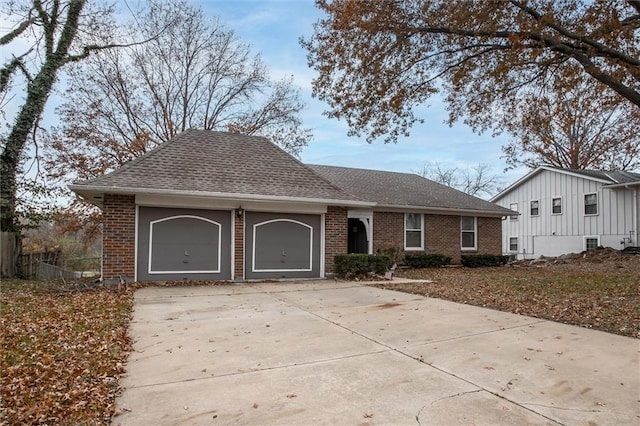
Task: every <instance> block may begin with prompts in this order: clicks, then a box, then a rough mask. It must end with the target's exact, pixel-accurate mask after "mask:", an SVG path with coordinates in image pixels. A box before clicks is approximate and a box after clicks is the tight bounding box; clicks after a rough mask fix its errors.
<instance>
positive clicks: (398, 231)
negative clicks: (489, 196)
mask: <svg viewBox="0 0 640 426" xmlns="http://www.w3.org/2000/svg"><path fill="white" fill-rule="evenodd" d="M477 232H478V235H477V242H478V250H477V251H476V250H474V251H470V252H468V251H464V252H463V251H462V250H461V249H460V216H448V215H434V214H425V215H424V251H420V250H418V251H413V250H412V251H411V252H412V253H415V252H418V253H420V252H424V253H441V254H444V255H446V256H450V257H451V262H452V263H454V264H459V263H460V255H461V254H464V253H470V254H471V253H481V254H500V253H501V252H502V242H501V241H502V224H501V219H500V218H487V217H479V218H478V219H477ZM388 248H399V249H401V250H402V249H404V213H395V212H374V213H373V252H374V253H376V252H377V251H379V250H380V251H383V250H384V249H388Z"/></svg>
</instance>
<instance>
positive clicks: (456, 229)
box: [424, 214, 460, 264]
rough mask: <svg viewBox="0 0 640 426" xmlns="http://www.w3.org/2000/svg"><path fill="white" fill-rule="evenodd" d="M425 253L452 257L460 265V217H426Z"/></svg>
mask: <svg viewBox="0 0 640 426" xmlns="http://www.w3.org/2000/svg"><path fill="white" fill-rule="evenodd" d="M424 228H425V251H426V252H427V253H441V254H444V255H445V256H449V257H451V263H454V264H459V263H460V216H445V215H435V214H425V215H424Z"/></svg>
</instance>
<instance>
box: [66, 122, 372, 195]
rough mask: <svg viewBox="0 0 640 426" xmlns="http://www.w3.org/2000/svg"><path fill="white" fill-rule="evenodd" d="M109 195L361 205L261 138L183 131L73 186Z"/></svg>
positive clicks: (206, 131)
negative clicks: (223, 196) (234, 196)
mask: <svg viewBox="0 0 640 426" xmlns="http://www.w3.org/2000/svg"><path fill="white" fill-rule="evenodd" d="M89 188H90V189H92V190H94V191H95V190H101V189H103V190H104V192H113V193H141V192H148V193H162V192H164V191H166V192H171V193H173V194H179V193H184V194H188V195H199V194H201V195H212V194H246V195H259V196H271V197H286V198H301V199H316V200H317V199H322V200H340V201H353V202H358V201H361V200H359V199H358V198H357V197H355V196H353V195H350V194H348V193H346V192H344V191H342V190H341V189H340V188H338V187H336V186H335V185H333V184H331V183H330V182H328V181H326V180H325V179H323V178H321V177H319V176H318V175H317V174H315V173H314V172H313V171H312V170H311V169H310V168H308V167H307V166H305V165H304V164H302V163H301V162H300V161H298V160H296V159H295V158H294V157H292V156H291V155H289V154H287V153H286V152H284V151H283V150H282V149H280V148H278V147H277V146H276V145H274V144H273V143H271V142H269V140H268V139H266V138H264V137H260V136H246V135H241V134H237V133H226V132H213V131H209V130H187V131H186V132H184V133H181V134H180V135H178V136H176V137H175V138H173V139H172V140H170V141H168V142H165V143H163V144H162V145H160V146H159V147H158V148H156V149H154V150H152V151H150V152H148V153H146V154H145V155H143V156H141V157H139V158H137V159H135V160H133V161H131V162H129V163H127V164H125V165H124V166H122V167H121V168H119V169H117V170H115V171H113V172H111V173H109V174H106V175H104V176H100V177H97V178H95V179H91V180H85V181H81V182H76V183H74V185H72V186H71V189H73V190H74V191H76V192H81V191H82V190H87V189H89Z"/></svg>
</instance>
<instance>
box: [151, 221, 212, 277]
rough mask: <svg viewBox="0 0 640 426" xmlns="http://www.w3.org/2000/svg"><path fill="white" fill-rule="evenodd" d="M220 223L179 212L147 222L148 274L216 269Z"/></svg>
mask: <svg viewBox="0 0 640 426" xmlns="http://www.w3.org/2000/svg"><path fill="white" fill-rule="evenodd" d="M220 228H221V227H220V224H219V223H218V222H215V221H213V220H210V219H205V218H203V217H199V216H191V215H181V216H171V217H167V218H164V219H158V220H154V221H151V223H150V224H149V269H148V272H149V274H177V273H182V272H185V271H188V272H191V273H202V274H218V273H220Z"/></svg>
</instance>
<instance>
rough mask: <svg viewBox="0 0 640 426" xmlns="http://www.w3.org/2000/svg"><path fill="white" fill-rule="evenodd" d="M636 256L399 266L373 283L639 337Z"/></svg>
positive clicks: (639, 273)
mask: <svg viewBox="0 0 640 426" xmlns="http://www.w3.org/2000/svg"><path fill="white" fill-rule="evenodd" d="M638 263H640V257H637V256H635V257H629V258H625V259H622V260H619V259H618V260H616V261H605V262H576V263H571V264H566V263H561V264H546V265H541V266H539V267H538V266H535V264H534V265H531V264H528V265H526V266H504V267H495V268H475V269H470V268H438V269H413V270H401V271H399V273H398V274H397V276H403V277H407V278H415V279H420V280H425V283H420V284H396V283H393V282H385V283H380V284H378V285H377V286H378V287H382V288H388V289H392V290H398V291H403V292H408V293H414V294H420V295H424V296H428V297H435V298H440V299H446V300H451V301H454V302H459V303H466V304H470V305H476V306H482V307H487V308H492V309H497V310H501V311H505V312H513V313H516V314H522V315H529V316H533V317H536V318H543V319H549V320H552V321H558V322H563V323H566V324H573V325H579V326H581V327H587V328H593V329H596V330H602V331H606V332H609V333H615V334H620V335H623V336H630V337H636V338H640V271H639V268H638Z"/></svg>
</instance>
